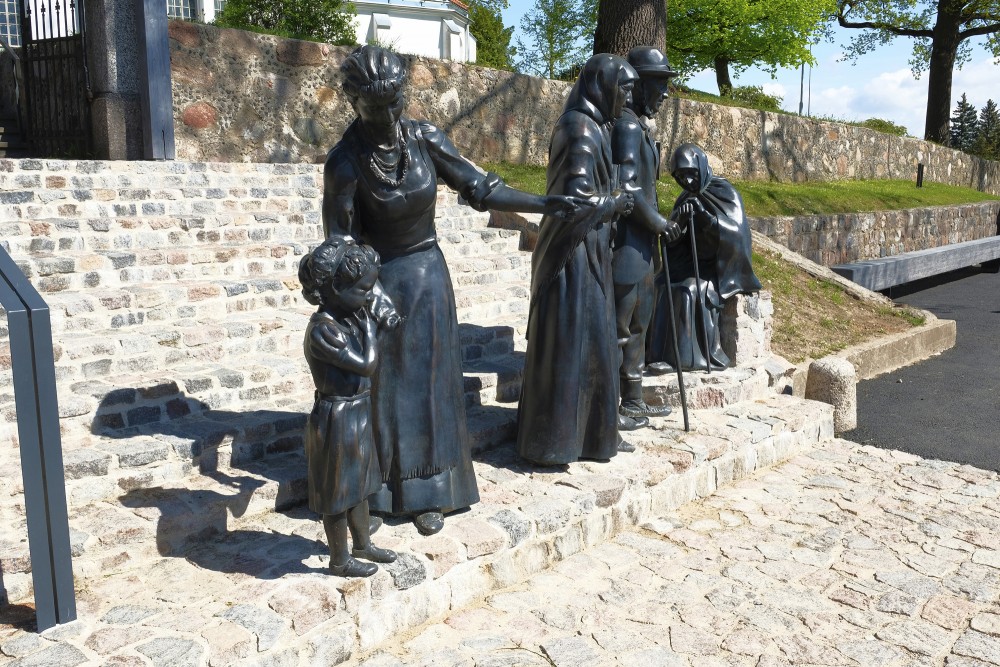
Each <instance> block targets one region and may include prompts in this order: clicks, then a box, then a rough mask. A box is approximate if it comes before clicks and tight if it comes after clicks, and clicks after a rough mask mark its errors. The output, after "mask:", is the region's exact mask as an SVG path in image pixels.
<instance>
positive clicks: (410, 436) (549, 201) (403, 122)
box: [323, 45, 589, 535]
mask: <svg viewBox="0 0 1000 667" xmlns="http://www.w3.org/2000/svg"><path fill="white" fill-rule="evenodd" d="M340 70H341V74H342V75H343V89H344V93H345V94H346V95H347V97H348V99H349V100H350V101H351V105H352V107H353V109H354V112H355V113H356V114H357V118H355V120H354V121H353V122H352V123H351V124H350V126H349V127H348V128H347V129H346V130H345V131H344V136H343V138H342V139H341V140H340V141H339V142H338V143H337V145H336V146H334V147H333V149H332V150H331V151H330V153H329V154H328V156H327V159H326V164H325V167H324V176H323V179H324V185H323V230H324V233H325V235H326V236H327V237H331V236H345V237H350V238H353V239H355V240H357V241H358V242H359V243H361V242H363V243H366V244H369V245H371V246H372V247H373V248H375V250H376V251H377V252H378V253H379V255H380V256H381V258H382V268H381V271H380V273H379V287H378V289H381V290H383V291H384V293H385V294H386V295H387V296H388V297H389V298H390V299H391V301H392V303H393V306H394V307H395V309H396V310H397V311H398V313H399V316H400V317H401V318H403V324H402V325H401V326H399V327H397V328H396V329H392V330H387V331H385V333H384V335H383V336H382V337H381V338H380V340H379V354H380V356H381V359H382V361H381V363H380V364H379V366H378V369H377V370H376V372H375V376H374V378H373V382H372V385H373V386H372V402H373V406H374V411H373V418H372V420H373V424H374V436H375V445H376V448H377V450H378V458H379V464H380V466H381V468H382V482H383V483H382V487H381V488H380V489H379V490H378V493H376V494H375V495H374V496H372V498H371V508H372V511H374V512H378V513H383V514H393V515H402V516H406V517H410V518H412V520H413V523H414V525H415V526H416V527H417V530H419V531H420V532H421V533H422V534H425V535H429V534H432V533H436V532H438V531H439V530H441V529H442V528H443V527H444V514H446V513H448V512H451V511H453V510H459V509H462V508H464V507H468V506H469V505H472V504H473V503H475V502H477V501H478V500H479V491H478V489H477V487H476V477H475V473H474V471H473V468H472V455H471V452H470V449H471V446H470V442H469V434H468V428H467V425H466V414H465V383H464V379H463V375H462V344H461V339H460V336H459V328H458V317H457V314H456V307H455V294H454V291H453V289H452V282H451V276H450V275H449V273H448V266H447V264H446V263H445V259H444V255H443V254H442V252H441V248H440V247H439V246H438V243H437V232H436V230H435V226H434V210H435V204H436V202H437V195H438V179H440V180H442V181H444V182H445V183H446V184H447V185H448V186H450V187H451V188H453V189H455V190H457V191H458V192H459V194H460V195H461V196H462V198H463V199H464V200H465V201H466V202H467V203H468V204H469V205H470V206H472V207H473V208H475V209H476V210H479V211H484V210H487V209H496V210H505V211H525V212H536V213H545V214H546V215H548V216H550V217H552V218H555V219H560V220H573V219H574V218H575V217H576V215H577V213H578V212H579V211H580V210H581V206H583V205H585V204H586V202H580V201H577V200H573V199H571V198H570V197H562V196H544V197H543V196H539V195H534V194H530V193H526V192H522V191H520V190H516V189H514V188H511V187H509V186H507V185H506V184H504V182H503V181H502V180H501V179H500V177H499V176H497V175H496V174H494V173H483V172H482V171H481V170H480V169H478V168H477V167H476V166H475V165H474V164H472V163H471V162H470V161H469V160H467V159H466V158H464V157H462V155H461V154H460V153H459V152H458V149H457V148H456V147H455V145H454V144H452V142H451V141H450V140H449V139H448V136H447V135H446V134H445V133H444V132H443V131H441V130H440V129H439V128H437V127H435V126H434V125H432V124H430V123H428V122H426V121H421V120H415V119H411V118H407V117H406V116H404V115H403V110H404V108H405V106H406V98H405V95H404V89H405V83H406V68H405V67H404V63H403V61H402V59H400V57H399V56H398V55H396V54H395V53H392V52H391V51H388V50H387V49H383V48H381V47H377V46H371V45H365V46H361V47H359V48H357V49H355V50H354V51H353V52H352V53H351V54H350V55H349V56H348V57H347V59H346V60H345V61H344V63H343V65H341V68H340ZM586 208H589V207H586Z"/></svg>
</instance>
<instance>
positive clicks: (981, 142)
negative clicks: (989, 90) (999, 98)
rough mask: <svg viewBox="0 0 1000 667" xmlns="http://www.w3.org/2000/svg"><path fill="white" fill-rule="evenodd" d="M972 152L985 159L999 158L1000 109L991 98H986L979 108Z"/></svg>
mask: <svg viewBox="0 0 1000 667" xmlns="http://www.w3.org/2000/svg"><path fill="white" fill-rule="evenodd" d="M972 152H973V153H975V154H976V155H979V156H980V157H984V158H986V159H987V160H1000V110H998V109H997V104H996V102H994V101H993V100H986V104H985V105H984V106H983V108H982V109H980V110H979V121H978V122H977V123H976V142H975V144H974V145H973V147H972Z"/></svg>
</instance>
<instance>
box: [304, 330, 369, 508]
mask: <svg viewBox="0 0 1000 667" xmlns="http://www.w3.org/2000/svg"><path fill="white" fill-rule="evenodd" d="M317 329H322V331H323V333H324V334H325V336H323V335H317V334H320V331H317ZM325 339H330V340H332V341H334V342H333V343H331V342H329V341H327V340H325ZM369 344H370V343H369ZM303 347H304V351H305V356H306V361H307V362H308V363H309V369H310V371H312V377H313V381H314V382H315V383H316V402H315V404H314V405H313V409H312V413H310V415H309V420H308V422H307V424H306V443H305V448H306V461H307V462H308V466H309V473H308V477H309V509H311V510H312V511H314V512H317V513H318V514H339V513H341V512H346V511H347V510H349V509H351V508H352V507H355V506H357V505H359V504H361V503H362V502H364V501H365V499H367V498H368V496H370V495H371V494H373V493H375V492H376V491H378V490H379V488H380V487H381V485H382V475H381V473H380V471H379V465H378V456H377V455H376V452H375V443H374V440H373V438H372V426H371V412H372V406H371V379H370V378H368V377H364V376H362V375H359V374H357V373H352V372H349V371H346V370H344V369H343V368H341V367H340V365H339V364H338V363H337V360H338V359H340V358H344V357H346V356H347V354H349V353H353V354H355V355H361V356H364V338H363V335H362V333H361V331H360V329H359V328H358V325H357V323H356V321H355V319H354V317H353V316H352V317H350V318H349V319H348V320H347V321H346V322H338V321H337V320H335V319H334V318H333V317H332V316H331V315H329V314H328V313H325V312H323V311H319V312H317V313H315V314H314V315H313V316H312V318H310V320H309V326H308V327H307V328H306V336H305V342H304V344H303Z"/></svg>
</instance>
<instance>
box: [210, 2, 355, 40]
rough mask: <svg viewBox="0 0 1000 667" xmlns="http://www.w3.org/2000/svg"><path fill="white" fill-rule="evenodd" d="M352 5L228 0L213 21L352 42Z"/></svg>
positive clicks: (282, 34) (286, 34) (227, 25)
mask: <svg viewBox="0 0 1000 667" xmlns="http://www.w3.org/2000/svg"><path fill="white" fill-rule="evenodd" d="M354 16H355V14H354V5H352V4H350V3H345V2H342V1H341V0H228V2H226V6H225V7H224V8H223V10H222V11H221V12H220V13H219V14H218V15H217V16H216V18H215V24H216V25H218V26H222V27H223V28H239V29H240V30H251V31H253V32H262V33H266V34H269V35H278V36H279V37H291V38H293V39H305V40H310V41H313V42H325V43H327V44H345V45H349V44H354V43H355V42H356V41H357V39H356V35H355V33H354Z"/></svg>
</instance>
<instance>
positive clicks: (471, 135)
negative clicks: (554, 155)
mask: <svg viewBox="0 0 1000 667" xmlns="http://www.w3.org/2000/svg"><path fill="white" fill-rule="evenodd" d="M170 51H171V70H172V73H173V93H174V117H175V121H176V138H177V157H178V159H183V160H192V161H214V160H219V161H236V162H240V161H249V162H316V161H321V160H322V159H323V157H324V156H325V155H326V152H327V151H328V150H329V148H330V147H331V146H332V145H333V144H334V143H336V141H337V140H338V139H339V137H340V136H341V134H342V133H343V131H344V129H345V128H346V127H347V125H348V123H350V122H351V120H352V119H353V117H354V114H353V112H352V110H351V109H350V106H349V105H348V104H347V101H346V99H345V98H344V95H343V94H342V93H341V91H340V79H339V75H338V68H339V66H340V64H341V63H342V62H343V60H344V58H345V57H346V55H347V54H348V53H349V52H350V48H349V47H335V46H328V45H325V44H316V43H311V42H300V41H296V40H287V39H281V38H277V37H272V36H267V35H257V34H253V33H247V32H242V31H238V30H224V29H220V28H216V27H214V26H206V25H198V24H194V23H187V22H182V21H172V22H171V23H170ZM408 58H409V60H410V81H409V89H408V98H409V106H408V109H407V113H408V114H409V115H410V116H413V117H415V118H426V119H428V120H430V121H431V122H433V123H435V124H437V125H439V126H440V127H442V128H443V129H445V130H446V131H447V132H448V134H449V135H450V136H451V138H452V140H453V141H454V142H455V144H456V145H458V146H459V148H461V149H462V151H463V152H464V153H465V154H466V155H468V156H469V157H470V158H472V159H473V160H475V161H478V162H482V161H492V162H512V163H517V164H521V163H528V164H545V163H546V161H547V159H548V144H549V135H550V133H551V131H552V126H553V125H554V124H555V121H556V119H557V118H558V117H559V114H560V113H561V110H562V105H563V103H564V101H565V99H566V96H567V95H568V93H569V90H570V87H571V84H569V83H566V82H563V81H549V80H547V79H539V78H536V77H530V76H525V75H522V74H515V73H512V72H502V71H498V70H492V69H487V68H482V67H475V66H469V65H462V64H460V63H455V62H451V61H444V60H436V59H432V58H418V57H408ZM658 124H659V138H660V140H661V141H662V142H663V145H664V146H667V147H670V146H676V145H678V144H680V143H683V142H694V143H697V144H699V145H701V146H702V147H703V148H704V149H705V151H706V152H707V153H708V154H709V157H710V159H711V162H712V166H713V168H714V169H716V171H717V172H718V173H720V174H722V175H725V176H727V177H730V178H743V179H761V180H767V179H772V180H778V181H807V180H812V181H825V180H835V179H851V178H902V179H909V178H915V177H916V168H917V167H916V165H917V163H919V162H922V163H924V164H925V165H926V171H925V178H926V179H927V180H928V181H933V182H940V183H948V184H951V185H963V186H968V187H973V188H977V189H979V190H982V191H985V192H991V193H993V194H1000V163H997V162H989V161H985V160H981V159H979V158H976V157H972V156H970V155H966V154H965V153H961V152H959V151H954V150H951V149H949V148H945V147H943V146H938V145H936V144H932V143H929V142H926V141H920V140H917V139H904V138H899V137H894V136H891V135H888V134H882V133H880V132H874V131H872V130H868V129H866V128H860V127H853V126H846V125H841V124H838V123H830V122H825V121H819V120H815V119H812V118H803V117H800V116H794V115H790V114H776V113H766V112H762V111H753V110H749V109H740V108H736V107H725V106H719V105H715V104H707V103H702V102H693V101H691V100H682V99H671V100H667V103H666V104H664V107H663V110H662V111H661V113H660V117H659V118H658Z"/></svg>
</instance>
